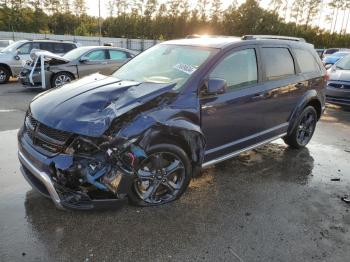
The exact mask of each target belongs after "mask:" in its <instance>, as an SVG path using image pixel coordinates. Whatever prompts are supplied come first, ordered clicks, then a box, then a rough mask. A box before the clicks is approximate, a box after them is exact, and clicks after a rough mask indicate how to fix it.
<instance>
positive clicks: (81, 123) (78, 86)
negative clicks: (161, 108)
mask: <svg viewBox="0 0 350 262" xmlns="http://www.w3.org/2000/svg"><path fill="white" fill-rule="evenodd" d="M173 87H174V84H156V83H138V82H133V81H121V80H118V79H117V78H114V77H107V76H103V75H101V74H93V75H90V76H87V77H85V78H82V79H80V80H78V81H75V82H72V83H70V84H67V85H64V86H62V87H60V88H55V89H52V90H50V91H47V92H44V93H42V94H39V95H38V96H36V97H35V98H34V99H33V101H32V103H31V104H30V111H31V113H32V115H33V117H34V118H35V119H37V120H38V121H39V122H41V123H43V124H45V125H47V126H49V127H51V128H54V129H58V130H63V131H67V132H71V133H76V134H81V135H86V136H93V137H98V136H101V135H102V134H103V133H104V132H105V131H106V130H107V129H108V128H109V127H110V125H111V123H112V121H113V120H114V119H116V118H117V117H119V116H121V115H123V114H125V113H127V112H128V111H130V110H134V109H135V108H137V107H138V106H140V105H143V104H145V103H146V102H148V101H151V100H152V99H154V98H156V97H158V96H160V95H162V94H164V93H166V92H169V91H170V90H171V89H172V88H173Z"/></svg>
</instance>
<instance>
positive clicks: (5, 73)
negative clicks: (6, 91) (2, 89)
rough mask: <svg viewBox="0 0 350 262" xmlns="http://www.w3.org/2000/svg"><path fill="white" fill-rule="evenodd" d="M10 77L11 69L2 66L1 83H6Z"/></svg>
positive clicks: (0, 68)
mask: <svg viewBox="0 0 350 262" xmlns="http://www.w3.org/2000/svg"><path fill="white" fill-rule="evenodd" d="M9 79H10V71H9V70H8V69H7V68H6V67H4V66H0V84H6V83H7V82H8V81H9Z"/></svg>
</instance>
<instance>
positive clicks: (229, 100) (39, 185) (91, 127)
mask: <svg viewBox="0 0 350 262" xmlns="http://www.w3.org/2000/svg"><path fill="white" fill-rule="evenodd" d="M325 78H326V71H325V69H324V68H323V66H322V63H321V61H320V58H319V57H318V55H317V53H316V51H315V50H314V49H313V47H312V45H311V44H308V43H305V41H303V39H298V38H288V37H277V36H244V37H242V38H237V37H207V38H192V39H182V40H174V41H168V42H164V43H161V44H159V45H156V46H154V47H152V48H150V49H148V50H147V51H145V52H143V53H141V54H140V55H138V56H136V57H135V58H134V59H132V60H131V61H129V62H128V63H127V64H125V65H124V66H122V67H121V68H120V69H119V70H118V71H116V72H115V73H114V74H113V75H112V76H103V75H100V74H93V75H90V76H88V77H85V78H82V79H80V80H78V81H75V82H71V83H69V84H67V85H65V86H62V87H60V88H55V89H53V90H50V91H47V92H44V93H42V94H39V95H38V96H37V97H35V98H34V99H33V101H32V102H31V104H30V106H29V109H28V111H27V114H26V117H25V121H24V125H23V127H22V128H21V129H20V131H19V133H18V141H19V159H20V162H21V170H22V173H23V175H24V177H25V178H26V179H27V180H28V182H29V183H30V184H31V185H32V186H33V187H34V188H35V189H37V190H38V191H39V192H41V193H42V194H43V195H44V196H47V197H49V198H51V199H52V200H53V201H54V203H55V204H56V205H57V206H58V207H61V208H62V207H65V208H77V209H92V208H97V207H101V206H110V205H116V204H117V203H118V202H120V201H124V200H127V199H128V200H130V201H131V202H132V203H134V204H137V205H143V206H149V205H159V204H163V203H167V202H170V201H172V200H175V199H177V198H178V197H179V196H180V195H181V194H182V193H183V192H184V191H185V189H186V188H187V186H188V184H189V182H190V179H191V177H193V176H194V175H195V174H197V173H198V172H199V170H200V169H201V168H203V167H207V166H210V165H213V164H216V163H218V162H220V161H223V160H226V159H229V158H231V157H233V156H235V155H238V154H240V153H241V152H244V151H247V150H250V149H253V148H255V147H258V146H261V145H263V144H265V143H268V142H270V141H273V140H275V139H277V138H283V139H284V141H285V142H286V143H287V144H288V145H289V146H291V147H293V148H301V147H304V146H305V145H306V144H307V143H308V142H309V141H310V139H311V137H312V135H313V133H314V130H315V127H316V123H317V121H318V119H319V118H320V116H321V114H322V112H323V110H324V105H325V102H324V101H325V99H324V87H325V81H326V79H325Z"/></svg>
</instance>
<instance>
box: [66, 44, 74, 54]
mask: <svg viewBox="0 0 350 262" xmlns="http://www.w3.org/2000/svg"><path fill="white" fill-rule="evenodd" d="M75 48H76V46H75V45H74V44H68V43H65V44H64V52H65V53H67V52H69V51H70V50H73V49H75Z"/></svg>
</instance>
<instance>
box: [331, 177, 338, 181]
mask: <svg viewBox="0 0 350 262" xmlns="http://www.w3.org/2000/svg"><path fill="white" fill-rule="evenodd" d="M331 181H340V178H338V177H337V178H331Z"/></svg>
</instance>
